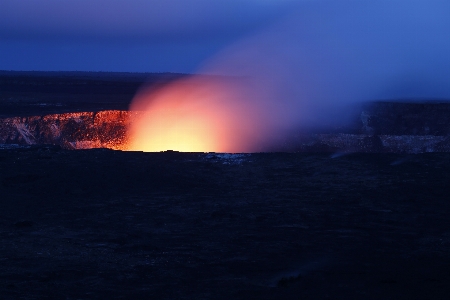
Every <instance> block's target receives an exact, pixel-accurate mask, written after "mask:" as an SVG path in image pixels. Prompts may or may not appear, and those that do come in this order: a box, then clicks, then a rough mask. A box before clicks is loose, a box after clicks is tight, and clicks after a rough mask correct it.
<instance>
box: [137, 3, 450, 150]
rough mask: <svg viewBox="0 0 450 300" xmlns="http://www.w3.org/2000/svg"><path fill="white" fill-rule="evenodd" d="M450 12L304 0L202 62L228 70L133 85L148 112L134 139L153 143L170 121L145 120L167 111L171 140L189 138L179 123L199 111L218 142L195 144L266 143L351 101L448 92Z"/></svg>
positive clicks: (334, 118)
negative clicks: (156, 85) (147, 88)
mask: <svg viewBox="0 0 450 300" xmlns="http://www.w3.org/2000/svg"><path fill="white" fill-rule="evenodd" d="M448 16H450V2H448V1H444V0H431V1H430V0H428V1H422V0H420V1H419V0H410V1H401V0H391V1H383V0H381V1H351V0H348V1H302V2H301V3H300V5H299V6H298V10H297V11H296V12H295V13H293V14H292V15H291V16H289V17H288V18H286V19H285V20H283V22H280V23H278V24H275V25H273V26H272V27H270V28H267V29H266V30H264V31H261V32H260V33H259V34H257V35H255V36H253V37H251V38H248V39H246V40H243V41H241V42H239V43H236V44H235V45H231V46H230V47H229V48H228V49H224V50H223V51H222V53H219V54H218V55H217V57H215V58H214V59H212V60H211V61H209V62H206V63H205V65H204V67H202V68H201V69H200V71H199V73H203V74H220V75H229V76H232V77H230V78H233V79H227V80H219V79H216V80H210V79H205V78H206V77H205V76H194V77H192V78H190V79H187V80H183V81H180V82H178V83H174V84H171V85H169V86H167V87H164V88H163V89H162V90H160V91H157V92H156V93H148V92H141V93H140V94H138V95H137V96H136V99H135V102H134V104H133V105H132V106H131V109H133V110H136V109H137V110H142V109H144V110H146V111H147V116H146V118H144V119H143V121H142V122H140V123H139V124H138V125H137V126H135V127H134V128H132V130H131V131H130V132H131V136H132V140H137V139H146V140H147V142H149V143H150V144H154V143H153V142H152V141H151V140H152V138H153V136H154V135H155V134H156V133H155V132H158V134H162V136H166V134H165V133H164V130H165V127H168V124H163V123H152V122H153V121H151V120H155V119H157V118H158V116H159V117H161V116H163V115H165V117H164V118H163V119H165V120H167V118H168V116H171V118H172V121H170V126H169V127H172V128H176V129H175V132H178V133H179V134H180V135H179V136H178V137H175V140H177V139H181V137H183V139H185V141H184V142H183V143H188V144H189V141H190V140H192V141H193V140H194V139H197V138H194V136H193V135H191V134H192V133H193V132H195V130H194V131H192V130H191V131H189V130H187V131H185V132H183V130H185V129H186V128H189V127H192V126H194V125H192V124H194V123H196V122H197V121H198V120H201V119H202V118H203V119H204V118H206V119H204V121H201V122H203V123H202V124H203V125H198V124H197V125H195V126H199V128H204V126H206V127H207V128H208V124H213V123H214V124H215V125H214V126H210V127H209V128H208V133H207V134H206V135H205V136H203V137H198V139H200V140H203V139H205V138H207V137H209V139H213V138H215V139H218V142H217V143H216V144H214V145H212V144H210V145H209V146H208V147H203V148H202V147H200V149H198V150H200V151H227V152H252V151H263V150H265V149H270V148H271V147H272V146H274V145H275V144H276V143H277V142H279V140H280V137H283V136H284V135H286V134H288V133H289V132H290V131H292V130H298V129H299V130H301V129H303V130H305V129H307V128H311V127H317V126H322V125H323V124H324V123H326V124H327V126H333V125H336V124H340V123H342V122H344V121H345V117H346V115H347V113H348V110H347V108H348V106H350V105H352V104H355V103H357V102H361V101H367V100H381V99H390V100H392V99H413V100H414V99H450V56H449V55H448V53H450V39H449V37H450V18H449V17H448ZM173 105H175V106H176V107H178V108H179V107H180V105H181V106H182V107H183V108H182V109H172V108H173ZM156 107H159V108H158V109H155V108H156ZM171 107H172V108H171ZM206 107H208V109H206V110H205V108H206ZM162 112H164V113H162ZM193 112H196V113H193ZM181 116H182V117H181ZM181 119H183V120H185V121H186V120H187V123H183V124H182V123H178V120H181ZM145 120H147V121H145ZM213 121H214V122H213ZM189 124H191V125H189ZM195 126H194V127H195ZM213 127H214V128H213ZM149 128H153V129H152V130H153V131H149ZM138 132H139V133H138ZM138 136H139V137H138ZM219 141H220V143H219ZM137 144H138V143H133V144H132V148H139V147H141V146H137ZM218 144H220V145H222V146H217V145H218ZM172 145H173V146H174V147H175V148H176V147H177V145H176V143H175V144H171V145H170V146H172ZM161 147H163V148H164V147H166V146H165V145H161ZM163 148H161V149H159V150H167V149H163ZM141 150H142V149H141ZM144 150H145V149H144ZM152 150H156V149H152ZM174 150H179V149H174Z"/></svg>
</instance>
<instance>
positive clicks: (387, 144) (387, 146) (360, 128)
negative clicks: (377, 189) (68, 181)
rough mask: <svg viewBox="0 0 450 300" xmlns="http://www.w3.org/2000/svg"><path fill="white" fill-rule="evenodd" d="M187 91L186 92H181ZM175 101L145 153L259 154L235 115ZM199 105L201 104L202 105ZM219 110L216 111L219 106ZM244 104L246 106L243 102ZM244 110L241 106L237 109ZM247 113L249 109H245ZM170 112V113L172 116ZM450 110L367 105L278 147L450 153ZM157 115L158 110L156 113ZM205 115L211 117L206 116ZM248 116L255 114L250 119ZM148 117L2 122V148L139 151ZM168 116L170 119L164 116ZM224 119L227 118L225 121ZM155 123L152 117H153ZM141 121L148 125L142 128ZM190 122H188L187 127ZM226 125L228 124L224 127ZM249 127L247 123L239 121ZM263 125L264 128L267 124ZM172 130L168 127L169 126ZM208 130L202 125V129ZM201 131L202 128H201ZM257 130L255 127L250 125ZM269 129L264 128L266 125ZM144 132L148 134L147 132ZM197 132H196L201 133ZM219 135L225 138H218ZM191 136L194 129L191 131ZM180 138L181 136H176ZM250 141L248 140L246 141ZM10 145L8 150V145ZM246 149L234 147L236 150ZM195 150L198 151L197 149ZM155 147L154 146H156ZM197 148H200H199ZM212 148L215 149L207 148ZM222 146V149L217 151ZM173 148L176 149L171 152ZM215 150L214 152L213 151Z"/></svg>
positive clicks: (107, 114) (81, 115) (115, 114)
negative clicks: (329, 127) (342, 121)
mask: <svg viewBox="0 0 450 300" xmlns="http://www.w3.org/2000/svg"><path fill="white" fill-rule="evenodd" d="M182 91H183V93H184V92H186V90H182ZM176 99H179V98H176V97H175V98H174V99H172V100H171V101H168V103H169V104H171V106H170V105H169V106H167V105H166V104H165V105H162V104H161V105H160V106H159V107H158V105H157V106H156V107H157V110H156V111H158V110H159V111H158V112H159V114H160V115H158V114H156V115H155V116H156V118H155V119H154V120H153V121H152V122H159V124H160V126H162V127H159V131H160V132H156V133H155V135H156V136H152V135H144V136H143V140H142V143H144V145H146V146H147V147H149V148H146V149H144V150H145V151H165V150H179V151H194V152H204V151H205V150H203V149H206V151H216V152H218V150H217V149H219V151H220V152H237V151H235V150H236V149H238V150H239V149H250V150H249V151H248V152H256V151H254V150H252V148H245V147H247V145H249V144H247V142H250V145H252V144H253V142H254V141H257V139H255V138H257V137H258V131H257V130H256V129H257V128H255V130H256V133H255V134H256V137H251V134H252V132H251V131H248V132H247V133H246V134H244V135H241V136H240V138H239V134H238V135H234V132H236V130H238V129H239V128H237V127H233V126H231V127H230V128H228V127H227V126H225V127H220V126H223V125H224V124H225V125H226V122H225V121H227V120H229V119H227V118H230V117H233V116H234V115H233V114H230V111H226V110H225V111H222V110H219V114H216V113H211V115H208V113H209V110H208V109H210V107H207V105H206V104H205V103H202V104H203V105H206V107H205V108H199V109H198V111H197V110H194V111H190V109H189V108H185V107H184V105H183V102H182V101H181V103H179V102H177V101H176ZM199 103H200V102H199ZM217 104H219V106H214V108H217V107H219V108H220V103H216V104H215V105H217ZM244 104H245V103H244ZM236 107H241V106H236ZM165 110H169V111H165ZM172 110H174V111H175V112H176V114H177V117H176V118H172V119H170V118H169V116H166V115H167V114H169V115H170V113H171V112H172ZM242 111H245V106H244V109H243V110H242ZM169 112H170V113H169ZM183 112H189V113H194V114H193V115H191V114H188V116H187V117H185V119H184V120H182V122H180V124H190V125H191V126H192V127H191V128H190V129H189V130H191V131H192V133H196V134H203V135H199V137H201V138H205V139H204V140H200V141H199V142H198V143H191V141H192V140H193V139H192V138H190V137H189V135H188V137H184V136H183V135H180V133H179V132H177V130H175V131H174V129H180V130H182V129H183V126H181V125H177V126H181V127H178V128H177V127H176V126H173V124H172V122H178V119H179V118H180V119H183V118H182V117H183ZM195 112H197V113H200V112H202V114H201V115H198V116H197V117H198V118H199V120H198V121H197V122H198V124H199V126H200V125H202V122H204V124H207V125H208V124H217V125H220V126H219V127H214V126H210V127H208V126H207V127H206V129H205V130H201V128H200V129H199V127H196V122H194V121H189V118H190V117H191V116H196V114H195ZM449 112H450V104H449V103H435V104H430V103H428V104H427V105H424V104H421V103H375V104H374V105H372V106H370V107H366V108H365V109H364V110H363V111H362V112H360V113H359V117H358V118H357V119H355V121H356V122H355V124H354V125H353V127H349V128H347V129H345V130H341V131H336V130H333V133H330V132H315V133H314V132H311V133H306V134H294V135H292V136H289V137H288V138H287V139H286V140H285V143H284V144H283V148H279V149H275V150H276V151H288V152H289V151H303V152H331V153H345V152H391V153H392V152H394V153H421V152H450V131H449V128H450V119H449V117H448V115H449ZM152 113H154V112H152ZM203 113H204V114H206V116H207V117H206V118H205V117H204V116H203ZM398 115H401V116H403V118H401V119H399V118H394V117H393V116H398ZM248 116H249V118H250V116H251V115H248ZM148 117H149V115H146V114H145V112H143V111H117V110H116V111H100V112H96V113H93V112H77V113H62V114H51V115H45V116H32V117H13V118H4V119H0V149H2V148H4V147H6V148H8V144H9V145H11V144H13V145H25V146H26V145H42V144H51V145H59V146H61V147H62V148H64V149H90V148H109V149H114V150H137V151H142V149H139V148H135V147H137V146H136V145H137V144H136V142H132V141H131V137H130V135H129V130H130V129H131V128H133V126H142V125H144V126H148V124H154V123H152V122H150V123H148V122H149V119H148ZM166 117H167V118H168V119H167V120H166V119H165V118H166ZM221 118H223V119H221ZM150 120H152V119H150ZM140 122H143V124H141V123H140ZM186 122H187V123H186ZM221 122H223V123H221ZM237 124H240V125H242V124H243V126H245V125H246V124H245V123H239V122H237ZM263 125H264V124H263ZM166 126H167V127H168V128H165V127H166ZM202 126H203V125H202ZM200 127H201V126H200ZM250 128H252V127H250ZM263 128H264V127H263ZM146 130H147V129H146ZM146 130H145V131H144V132H147V133H148V131H146ZM171 130H172V132H175V133H173V134H175V136H171V137H170V136H167V137H166V136H165V135H161V132H165V133H167V132H169V133H170V132H171ZM196 130H197V132H196ZM217 132H219V133H221V134H223V135H217V136H216V135H215V134H216V133H217ZM187 133H189V131H188V132H187ZM177 134H178V136H177ZM226 135H229V137H230V140H231V141H233V143H234V144H233V143H231V144H228V143H223V141H221V139H220V138H218V137H223V136H226ZM168 137H170V138H175V139H176V140H177V142H178V143H179V144H178V145H182V144H183V143H185V144H187V145H188V146H189V145H191V146H192V147H190V148H189V147H186V148H178V149H177V148H176V147H175V146H176V145H175V144H166V145H163V146H161V144H156V145H153V142H154V141H158V140H160V141H162V142H166V141H165V139H167V138H168ZM247 138H248V140H246V139H247ZM5 144H6V146H5ZM236 145H238V146H239V147H242V148H232V147H231V146H233V147H234V146H236ZM194 146H195V147H194ZM152 147H153V148H152ZM196 147H197V148H196ZM208 147H210V148H208ZM213 147H222V148H213ZM171 148H172V149H171ZM209 149H211V150H209Z"/></svg>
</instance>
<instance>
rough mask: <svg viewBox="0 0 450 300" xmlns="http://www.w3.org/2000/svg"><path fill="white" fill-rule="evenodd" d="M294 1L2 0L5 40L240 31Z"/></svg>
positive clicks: (189, 36)
mask: <svg viewBox="0 0 450 300" xmlns="http://www.w3.org/2000/svg"><path fill="white" fill-rule="evenodd" d="M295 2H297V1H295V0H284V1H276V0H259V1H257V0H223V1H222V0H219V1H218V0H152V1H149V0H128V1H125V0H66V1H60V0H40V1H35V0H21V1H17V0H2V1H1V3H0V37H3V38H6V37H8V38H25V39H29V38H59V39H61V38H69V39H73V38H96V39H99V38H113V39H114V38H151V39H153V40H155V39H158V40H180V39H195V38H197V39H202V38H215V37H216V36H224V35H239V34H242V33H245V32H247V31H249V30H253V29H255V28H258V27H260V26H264V25H265V24H267V23H270V22H272V21H274V20H275V19H277V18H278V17H280V16H281V15H283V14H285V13H286V12H288V11H289V7H291V6H292V5H293V4H295Z"/></svg>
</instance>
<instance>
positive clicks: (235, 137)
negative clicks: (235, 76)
mask: <svg viewBox="0 0 450 300" xmlns="http://www.w3.org/2000/svg"><path fill="white" fill-rule="evenodd" d="M247 97H250V95H247ZM131 110H134V111H142V113H140V114H139V117H138V118H137V119H135V120H134V121H133V122H132V123H131V125H130V128H129V131H128V138H129V144H128V150H138V151H148V152H154V151H165V150H175V151H183V152H251V151H254V150H255V148H254V147H255V140H257V139H258V138H259V132H260V130H258V128H257V127H258V125H261V124H260V123H261V122H260V121H261V120H262V119H261V117H262V115H261V114H260V112H258V110H257V109H255V108H253V107H251V106H250V105H249V101H247V99H246V96H245V89H243V88H242V86H241V85H239V84H237V83H236V82H235V81H233V80H229V79H228V80H223V79H218V78H214V77H206V76H197V77H192V78H188V79H183V80H180V81H178V82H175V83H171V84H169V85H167V86H165V87H163V88H161V89H160V90H157V91H154V92H149V91H143V92H141V93H139V94H138V95H137V96H136V97H135V99H134V100H133V103H132V106H131ZM258 120H259V121H258Z"/></svg>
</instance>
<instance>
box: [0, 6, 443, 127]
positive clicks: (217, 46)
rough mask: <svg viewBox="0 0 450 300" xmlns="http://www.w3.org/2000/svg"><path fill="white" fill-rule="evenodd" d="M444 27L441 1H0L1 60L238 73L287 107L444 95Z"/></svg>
mask: <svg viewBox="0 0 450 300" xmlns="http://www.w3.org/2000/svg"><path fill="white" fill-rule="evenodd" d="M449 36H450V1H448V0H340V1H336V0H282V1H280V0H127V1H125V0H123V1H122V0H64V1H62V0H1V1H0V70H40V71H51V70H53V71H118V72H176V73H192V74H224V75H233V76H245V77H247V78H254V79H255V82H256V85H255V86H256V87H255V89H257V90H262V89H266V90H267V92H265V94H271V96H270V97H271V99H272V100H270V101H272V102H274V101H275V102H280V101H283V102H284V103H287V104H286V105H285V106H286V107H289V111H290V110H291V108H292V105H296V104H297V103H299V102H302V103H307V105H303V106H302V109H309V108H310V107H312V106H314V109H315V110H317V111H320V112H321V113H322V112H323V109H324V108H330V107H331V108H330V109H331V110H335V108H334V107H333V106H332V105H331V106H330V105H329V103H332V104H334V103H348V102H352V101H361V100H362V101H365V100H374V99H449V98H450V84H448V82H450V56H449V53H450V38H449ZM269 89H270V90H269ZM308 111H310V110H308ZM308 115H311V116H313V114H312V113H311V114H308ZM295 118H298V116H295ZM314 118H315V117H314Z"/></svg>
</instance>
